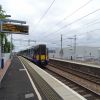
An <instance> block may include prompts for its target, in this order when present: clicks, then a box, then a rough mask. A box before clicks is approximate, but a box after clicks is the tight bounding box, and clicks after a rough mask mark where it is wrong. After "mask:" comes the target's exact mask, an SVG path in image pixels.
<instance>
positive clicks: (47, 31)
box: [0, 0, 100, 50]
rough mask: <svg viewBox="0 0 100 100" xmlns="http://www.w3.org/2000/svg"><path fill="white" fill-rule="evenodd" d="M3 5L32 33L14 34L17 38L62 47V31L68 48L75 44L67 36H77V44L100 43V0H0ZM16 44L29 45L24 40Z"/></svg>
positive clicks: (13, 17) (95, 44)
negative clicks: (24, 22) (24, 23)
mask: <svg viewBox="0 0 100 100" xmlns="http://www.w3.org/2000/svg"><path fill="white" fill-rule="evenodd" d="M0 4H1V5H2V7H3V9H4V10H5V11H6V13H7V14H10V15H11V19H16V20H23V21H26V22H27V25H29V35H27V36H25V35H13V38H14V39H21V40H25V39H31V40H36V41H37V43H40V42H42V43H47V45H48V46H59V47H60V38H61V34H62V38H63V47H66V46H67V45H73V43H74V40H73V39H72V40H71V39H68V38H74V36H75V35H76V37H77V45H87V46H100V28H99V27H100V0H0ZM51 4H52V5H51ZM48 8H49V9H48ZM13 42H14V41H13ZM14 44H16V47H17V46H19V48H23V47H26V46H27V45H28V43H27V42H21V41H20V42H19V41H15V42H14ZM31 45H34V42H32V43H31ZM20 46H21V47H20ZM22 46H23V47H22ZM17 48H18V47H17ZM17 50H18V49H17Z"/></svg>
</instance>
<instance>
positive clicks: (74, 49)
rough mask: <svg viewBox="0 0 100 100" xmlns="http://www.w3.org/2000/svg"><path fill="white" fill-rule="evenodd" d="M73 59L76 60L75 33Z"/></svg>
mask: <svg viewBox="0 0 100 100" xmlns="http://www.w3.org/2000/svg"><path fill="white" fill-rule="evenodd" d="M74 60H76V35H75V36H74Z"/></svg>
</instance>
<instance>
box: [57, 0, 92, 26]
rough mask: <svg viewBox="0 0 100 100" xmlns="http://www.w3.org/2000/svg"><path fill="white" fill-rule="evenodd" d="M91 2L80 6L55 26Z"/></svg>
mask: <svg viewBox="0 0 100 100" xmlns="http://www.w3.org/2000/svg"><path fill="white" fill-rule="evenodd" d="M91 1H93V0H89V1H88V2H86V3H85V4H84V5H82V6H81V7H79V8H78V9H76V10H75V11H74V12H72V13H71V14H70V15H68V16H66V17H64V18H63V19H62V20H60V21H59V22H58V23H57V24H59V23H61V22H62V21H63V20H65V19H67V18H69V17H71V16H72V15H73V14H75V13H76V12H77V11H79V10H80V9H82V8H84V7H85V6H86V5H88V4H89V3H90V2H91ZM57 24H56V25H57Z"/></svg>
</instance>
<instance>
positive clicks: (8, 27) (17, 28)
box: [0, 23, 29, 35]
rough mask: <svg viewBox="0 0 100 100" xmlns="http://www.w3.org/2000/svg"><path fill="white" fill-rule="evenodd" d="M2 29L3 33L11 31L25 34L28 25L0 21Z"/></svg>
mask: <svg viewBox="0 0 100 100" xmlns="http://www.w3.org/2000/svg"><path fill="white" fill-rule="evenodd" d="M0 27H2V30H1V32H3V33H12V34H26V35H28V31H29V26H28V25H21V24H20V25H19V24H12V23H2V26H0Z"/></svg>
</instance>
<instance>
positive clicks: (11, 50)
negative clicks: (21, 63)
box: [10, 33, 13, 59]
mask: <svg viewBox="0 0 100 100" xmlns="http://www.w3.org/2000/svg"><path fill="white" fill-rule="evenodd" d="M12 39H13V38H12V33H11V43H10V58H11V59H12Z"/></svg>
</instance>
